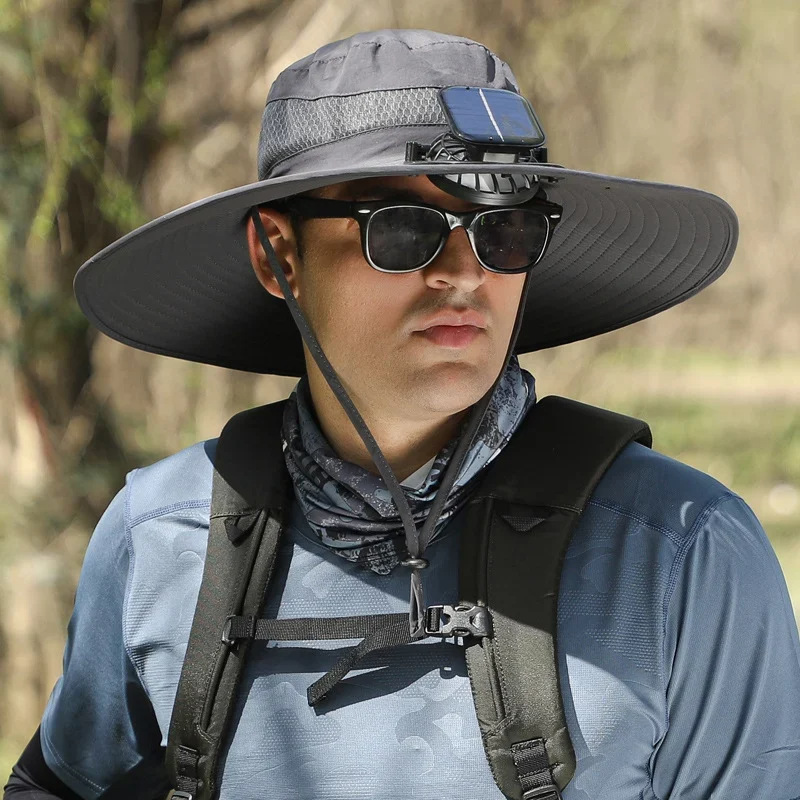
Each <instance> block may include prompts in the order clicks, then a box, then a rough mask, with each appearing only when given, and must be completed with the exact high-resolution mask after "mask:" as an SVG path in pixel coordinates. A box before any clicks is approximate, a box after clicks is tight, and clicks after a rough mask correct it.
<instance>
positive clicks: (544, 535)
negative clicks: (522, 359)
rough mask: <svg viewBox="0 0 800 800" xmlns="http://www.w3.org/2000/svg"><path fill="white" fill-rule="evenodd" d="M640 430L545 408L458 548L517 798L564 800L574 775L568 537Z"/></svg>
mask: <svg viewBox="0 0 800 800" xmlns="http://www.w3.org/2000/svg"><path fill="white" fill-rule="evenodd" d="M632 441H638V442H640V443H642V444H644V445H646V446H648V447H649V446H650V445H651V443H652V440H651V436H650V430H649V428H648V427H647V425H646V424H645V423H644V422H641V421H639V420H635V419H631V418H629V417H624V416H621V415H619V414H614V413H612V412H609V411H605V410H602V409H598V408H593V407H591V406H587V405H584V404H582V403H577V402H575V401H572V400H567V399H564V398H561V397H547V398H545V399H543V400H541V401H540V402H538V403H537V404H536V405H535V406H534V407H533V408H532V409H531V410H530V411H529V412H528V414H527V416H526V418H525V420H524V422H523V423H522V424H521V425H520V427H519V428H518V429H517V430H516V431H515V433H514V436H513V437H512V438H511V440H510V442H509V443H508V444H507V445H506V447H505V448H504V449H503V451H502V453H501V454H500V455H499V456H498V457H497V459H496V461H495V463H493V464H492V466H491V468H489V469H488V470H487V471H486V476H485V478H484V480H483V482H482V483H481V485H480V486H479V488H478V489H477V491H476V493H475V495H474V496H473V498H472V500H471V501H470V506H469V511H468V513H467V519H466V525H467V529H466V530H465V532H464V536H463V539H462V555H461V563H460V595H461V601H462V602H463V603H465V604H471V603H477V604H479V605H484V606H488V608H489V610H490V613H491V616H492V624H493V631H494V635H493V637H492V638H484V639H475V640H472V641H469V640H467V647H466V655H467V667H468V670H469V675H470V681H471V685H472V692H473V696H474V700H475V708H476V711H477V715H478V722H479V725H480V728H481V733H482V736H483V741H484V746H485V749H486V754H487V757H488V759H489V763H490V765H491V768H492V773H493V775H494V778H495V781H496V782H497V785H498V786H499V787H500V790H501V791H502V792H503V793H504V794H505V795H506V796H507V797H509V798H524V800H531V799H532V798H548V800H550V799H551V798H558V797H560V791H559V790H560V789H562V788H563V787H564V786H566V784H567V783H568V782H569V780H570V779H571V778H572V775H573V774H574V771H575V754H574V750H573V748H572V742H571V741H570V738H569V732H568V731H567V725H566V720H565V716H564V708H563V704H562V700H561V694H560V691H559V680H558V664H557V650H556V642H555V637H556V620H557V618H556V604H557V598H558V588H559V578H560V574H561V565H562V562H563V559H564V556H565V553H566V550H567V546H568V544H569V540H570V536H571V534H572V531H573V530H574V528H575V525H576V523H577V521H578V519H579V517H580V515H581V513H582V512H583V510H584V508H585V506H586V504H587V502H588V500H589V498H590V496H591V495H592V492H593V491H594V489H595V487H596V486H597V484H598V482H599V481H600V478H601V477H602V476H603V474H604V473H605V471H606V470H607V469H608V467H609V466H610V465H611V463H612V461H613V460H614V459H615V458H616V457H617V455H618V454H619V453H620V452H621V451H622V450H623V449H624V448H625V447H626V445H628V444H629V443H630V442H632Z"/></svg>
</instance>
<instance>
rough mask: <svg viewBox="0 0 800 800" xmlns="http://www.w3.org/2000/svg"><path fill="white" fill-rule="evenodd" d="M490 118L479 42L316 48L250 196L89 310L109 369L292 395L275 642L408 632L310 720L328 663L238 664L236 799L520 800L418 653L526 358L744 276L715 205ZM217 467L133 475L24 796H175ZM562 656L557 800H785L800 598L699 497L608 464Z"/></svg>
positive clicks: (255, 657)
mask: <svg viewBox="0 0 800 800" xmlns="http://www.w3.org/2000/svg"><path fill="white" fill-rule="evenodd" d="M448 87H470V88H469V89H460V90H456V91H455V92H453V93H450V94H448V91H449V89H448ZM443 89H444V90H446V91H444V92H440V90H443ZM492 90H504V91H505V92H512V93H517V92H518V90H517V86H516V81H515V80H514V77H513V75H512V73H511V71H510V70H509V68H508V66H507V65H505V64H504V63H503V62H502V61H500V59H499V58H498V57H497V56H495V55H494V54H492V53H491V52H489V51H487V50H486V49H485V48H484V47H483V46H482V45H479V44H478V43H475V42H471V41H469V40H465V39H460V38H458V37H452V36H447V35H442V34H434V33H430V32H426V31H379V32H374V33H369V34H359V35H357V36H354V37H352V38H351V39H348V40H345V41H343V42H337V43H334V44H332V45H328V46H327V47H324V48H322V49H321V50H320V51H318V52H317V53H315V54H314V55H312V56H309V57H308V58H306V59H303V60H302V61H301V62H298V63H297V64H295V65H293V66H292V67H290V68H288V69H287V70H286V71H284V72H283V73H282V74H281V76H280V77H279V78H278V80H277V81H276V83H275V84H274V86H273V87H272V90H271V92H270V97H269V100H268V104H267V107H266V110H265V112H264V119H263V124H262V136H261V142H260V147H259V177H260V182H259V183H257V184H253V185H252V186H249V187H242V188H240V189H237V190H233V191H232V192H228V193H225V194H223V195H218V196H216V197H214V198H210V199H209V200H207V201H203V202H201V203H198V204H195V205H194V206H189V207H187V208H185V209H181V210H180V211H178V212H174V213H173V214H171V215H167V216H166V217H164V218H162V219H160V220H157V221H155V222H154V223H151V224H150V225H147V226H145V227H144V228H143V229H140V230H139V231H135V232H134V233H133V234H130V235H129V236H128V237H125V238H124V239H122V240H120V241H119V242H117V243H115V244H114V245H112V246H111V247H109V248H107V249H106V250H105V251H103V253H101V254H99V255H98V256H97V257H95V258H94V259H92V260H91V261H90V262H88V263H87V264H86V265H84V267H83V268H82V270H81V272H80V273H79V275H78V278H77V280H76V291H77V294H78V297H79V300H80V302H81V306H82V308H83V309H84V311H85V312H86V313H87V315H88V316H89V317H90V319H92V321H93V322H94V323H95V324H96V325H97V326H98V327H99V328H100V329H101V330H104V331H105V332H107V333H109V334H110V335H112V336H114V337H115V338H117V339H119V340H120V341H123V342H126V343H129V344H132V345H134V346H136V347H139V348H141V349H145V350H150V351H154V352H160V353H164V354H169V355H173V356H177V357H182V358H187V359H190V360H195V361H202V362H205V363H213V364H219V365H225V366H229V367H235V368H239V369H245V370H250V371H254V372H266V373H273V374H285V375H297V376H301V375H304V374H307V377H304V378H303V379H302V380H301V381H300V383H299V385H298V387H297V390H296V391H295V392H294V393H293V394H292V396H291V398H290V399H289V401H288V402H287V403H286V405H285V406H284V407H283V409H284V410H283V412H282V413H283V420H282V430H281V433H282V439H283V451H284V452H283V454H282V455H283V460H282V464H281V469H282V468H283V463H285V467H286V469H287V471H288V475H289V476H290V477H291V481H292V487H293V497H294V502H293V503H292V505H291V509H290V511H289V520H288V525H287V526H286V530H285V531H284V532H283V539H282V542H281V545H280V551H279V554H278V559H277V562H276V565H275V567H274V570H273V575H272V578H271V580H270V583H269V589H268V592H267V596H266V604H265V609H264V612H265V613H264V616H265V617H266V618H273V619H274V618H278V619H293V618H308V617H311V618H323V617H336V618H340V617H348V616H359V615H375V614H401V613H404V612H406V611H408V622H409V626H410V630H409V629H408V628H407V629H406V633H408V634H409V638H411V639H414V641H412V642H411V643H410V644H407V645H405V646H403V647H393V648H389V649H386V650H384V651H382V652H381V653H380V654H379V655H378V654H375V653H372V654H369V653H368V654H367V656H366V658H364V659H362V660H360V661H357V662H354V663H353V664H351V666H352V667H353V669H352V671H351V672H350V675H349V677H348V678H347V679H346V680H344V681H342V682H338V678H337V681H336V682H334V683H335V684H336V685H334V686H333V689H332V690H331V691H330V692H329V693H327V696H326V697H325V698H324V699H323V700H322V701H321V702H318V703H316V705H315V707H313V708H312V707H309V704H308V703H307V702H306V697H305V692H306V690H307V689H308V687H309V685H315V684H316V683H317V682H319V681H320V680H324V679H325V678H326V676H327V675H329V674H331V672H332V670H334V669H335V665H336V663H337V661H338V659H339V657H340V655H341V653H340V652H339V651H340V646H339V644H338V643H337V642H335V641H308V640H305V639H304V640H303V641H302V642H300V643H298V642H291V641H280V640H276V641H270V643H269V646H253V647H252V648H251V649H250V650H249V654H248V657H247V660H246V663H245V664H244V667H243V669H244V672H243V677H242V680H241V682H240V684H239V686H238V691H237V695H236V701H235V707H234V711H233V714H232V717H231V721H230V735H229V738H228V739H227V740H226V742H225V748H224V752H223V754H222V757H221V760H220V763H219V768H218V770H217V771H216V775H217V778H216V780H217V789H218V796H219V797H220V798H223V799H228V798H231V799H232V798H235V799H236V800H246V799H247V798H254V799H255V798H267V797H275V798H290V797H295V798H351V797H370V798H407V797H420V798H431V800H432V799H433V798H437V799H438V798H451V797H452V798H460V799H463V798H467V799H468V798H475V800H477V799H478V798H488V797H492V798H495V797H497V798H499V797H502V796H503V794H502V793H501V791H500V788H498V785H497V784H496V782H495V779H494V778H496V777H497V776H496V775H495V776H493V771H492V769H490V766H489V763H488V762H487V757H486V755H485V754H484V742H483V741H482V736H481V727H480V725H479V720H478V718H477V716H476V711H475V707H474V705H473V697H472V695H471V692H470V679H471V678H473V677H474V676H471V675H470V676H468V675H467V672H466V669H465V655H464V650H463V648H462V646H461V644H460V643H459V642H457V641H455V642H449V641H446V640H444V641H437V640H431V638H423V637H421V636H418V635H417V634H419V633H420V626H423V627H424V626H425V623H424V620H425V617H424V611H425V609H426V607H432V606H433V604H437V603H439V604H447V603H452V602H454V601H455V599H456V597H457V592H458V589H457V582H458V574H457V572H458V570H457V564H458V558H459V551H460V549H461V547H462V544H463V543H462V541H461V538H462V537H461V534H462V528H463V524H464V519H465V518H466V517H467V516H468V515H469V514H470V513H471V512H470V505H469V500H470V498H471V497H473V496H474V492H475V487H476V486H477V485H479V484H480V481H481V480H482V479H484V478H485V477H486V475H489V474H491V469H492V468H491V466H490V465H491V464H492V462H493V461H494V460H495V459H498V462H497V463H500V461H502V458H503V452H504V450H505V448H506V446H507V445H508V443H509V442H510V441H512V440H513V438H514V436H515V433H516V432H518V431H521V430H522V427H521V426H522V425H523V423H524V421H525V419H526V416H527V415H528V413H529V412H530V413H533V412H532V409H535V408H536V406H535V405H534V402H535V392H534V383H533V378H532V376H530V375H529V374H528V373H527V372H525V371H524V370H522V369H520V367H519V364H518V362H517V360H516V356H515V355H514V353H520V352H529V351H531V350H535V349H538V348H541V347H545V346H552V345H555V344H559V343H562V342H567V341H573V340H576V339H580V338H585V337H587V336H591V335H595V334H597V333H600V332H603V331H606V330H611V329H613V328H617V327H620V326H622V325H625V324H629V323H631V322H634V321H636V320H638V319H642V318H644V317H645V316H648V315H650V314H653V313H656V312H658V311H660V310H663V309H664V308H667V307H669V306H671V305H674V304H675V303H677V302H680V301H682V300H683V299H686V298H687V297H689V296H691V295H692V294H694V293H696V292H697V291H699V290H700V289H701V288H702V287H703V286H705V285H706V284H707V283H709V282H710V281H711V280H713V279H714V278H715V277H717V276H718V275H719V274H720V273H721V272H722V271H723V270H724V269H725V267H726V266H727V264H728V263H729V261H730V259H731V257H732V254H733V249H734V247H735V241H736V221H735V217H734V216H733V214H732V212H731V211H730V209H729V208H728V207H727V206H726V205H725V204H724V203H723V202H722V201H721V200H719V199H718V198H715V197H713V196H711V195H707V194H704V193H702V192H696V191H694V190H691V189H685V188H682V187H672V186H659V185H654V184H647V183H643V182H636V181H627V180H624V179H619V178H613V177H609V176H597V175H590V174H586V173H580V172H575V171H572V170H566V169H563V168H559V167H554V166H546V165H543V162H544V161H545V160H546V159H545V154H544V151H543V150H542V144H543V137H541V136H538V130H537V126H538V121H537V120H536V119H535V116H534V115H533V114H532V112H531V113H530V114H529V115H528V116H527V117H525V118H524V119H523V120H522V121H520V119H519V118H518V117H514V114H515V113H517V111H515V109H516V110H519V109H522V110H523V111H524V112H525V113H526V114H527V113H528V112H527V110H526V107H525V106H524V105H513V103H514V100H515V98H513V97H509V95H508V94H502V93H501V94H497V93H495V92H493V91H492ZM473 101H474V103H473ZM505 104H511V105H505ZM465 109H466V111H465ZM482 109H485V114H484V112H483V110H482ZM462 112H464V113H462ZM476 120H478V122H475V121H476ZM473 123H475V124H476V125H477V127H478V128H479V127H480V125H484V126H485V130H484V131H483V133H481V132H480V131H478V133H475V131H474V130H472V129H470V127H469V126H470V125H471V124H473ZM525 125H527V126H528V127H527V128H525ZM520 126H521V127H520ZM486 131H488V132H486ZM537 137H538V138H537ZM500 140H502V141H500ZM509 142H512V144H510V143H509ZM298 329H299V333H298ZM301 345H302V347H301ZM532 419H533V420H534V422H535V420H536V417H535V416H534V417H532ZM264 446H265V447H266V444H265V445H264ZM216 455H217V451H216V441H215V440H212V441H209V442H203V443H200V444H197V445H195V446H193V447H190V448H188V449H187V450H184V451H182V452H181V453H178V454H175V455H173V456H171V457H169V458H167V459H165V460H163V461H160V462H158V463H157V464H154V465H152V466H149V467H146V468H144V469H141V470H135V471H134V472H132V473H131V474H130V475H129V476H128V480H127V482H126V487H125V488H124V489H123V490H122V491H121V492H120V493H119V495H118V496H117V497H116V498H115V499H114V501H113V502H112V504H111V505H110V507H109V509H108V511H107V512H106V514H105V515H104V516H103V518H102V520H101V521H100V523H99V524H98V527H97V529H96V531H95V533H94V535H93V537H92V540H91V542H90V544H89V548H88V550H87V554H86V560H85V563H84V567H83V571H82V575H81V580H80V585H79V588H78V593H77V596H76V605H75V612H74V615H73V617H72V620H71V622H70V627H69V639H68V644H67V649H66V652H65V658H64V674H63V676H62V678H61V679H60V680H59V682H58V683H57V685H56V687H55V689H54V691H53V694H52V696H51V698H50V701H49V703H48V706H47V709H46V711H45V714H44V717H43V720H42V724H41V726H40V730H39V731H37V734H36V735H35V736H34V738H33V740H32V741H31V743H30V744H29V746H28V748H27V749H26V751H25V753H24V754H23V755H22V757H21V759H20V761H19V763H18V764H17V766H16V767H15V769H14V773H13V775H12V778H11V780H10V782H9V785H8V786H7V787H6V796H7V797H28V798H34V797H35V798H48V797H61V798H74V797H82V798H97V797H101V796H102V797H113V798H128V797H131V798H133V797H137V798H140V797H157V796H163V794H165V793H166V792H167V790H168V789H170V788H175V787H174V786H171V784H170V782H169V781H168V779H167V773H166V771H165V769H164V749H163V748H164V746H165V745H166V744H167V740H168V736H169V738H170V741H172V733H171V727H170V722H171V718H172V717H173V716H174V715H173V711H174V707H175V698H176V692H177V690H178V682H179V679H180V678H181V670H182V666H183V663H184V658H185V656H186V648H187V641H188V640H189V632H190V628H191V627H192V622H193V615H194V610H195V606H196V604H197V603H198V592H199V591H200V582H201V578H202V577H203V570H204V567H205V566H206V565H205V559H206V552H207V550H206V548H207V540H208V537H209V534H208V531H209V526H210V525H211V526H212V527H213V525H214V523H213V520H212V521H211V522H210V519H209V512H210V502H211V496H212V474H213V470H214V466H215V458H216ZM545 468H547V467H545ZM400 481H402V486H403V489H401V488H400V485H399V482H400ZM229 535H231V537H232V541H233V538H235V536H236V535H238V534H236V533H235V532H233V533H232V532H230V531H229ZM523 566H526V565H523ZM527 567H528V568H529V569H530V571H531V572H530V574H531V578H530V580H531V581H534V580H535V575H536V573H535V569H536V565H535V564H533V563H531V564H530V565H527ZM208 568H209V570H212V571H213V568H214V564H213V563H210V564H209V565H208ZM409 574H410V575H411V586H412V593H411V603H410V608H409V601H408V586H409ZM423 587H424V591H423ZM224 588H225V587H221V588H220V589H219V591H224ZM415 626H416V627H415ZM312 638H313V637H311V636H310V635H309V637H308V639H309V640H310V639H312ZM416 639H419V641H416ZM556 641H557V643H558V652H557V660H558V667H559V678H560V684H559V688H560V695H561V700H562V701H563V712H564V715H565V719H566V726H567V728H568V734H569V739H570V740H571V743H572V747H573V748H574V751H575V756H576V765H575V770H574V775H572V776H571V779H570V780H569V781H568V782H567V783H566V785H565V786H562V789H563V791H562V796H563V798H564V800H578V798H584V799H585V800H590V799H591V800H604V799H605V798H620V799H622V798H631V800H633V799H634V798H660V799H661V800H666V798H670V800H678V798H680V799H681V800H700V799H701V798H711V797H720V798H721V797H724V798H726V800H740V799H741V800H745V798H747V799H748V800H753V799H754V798H762V797H763V798H770V800H789V798H797V797H798V796H800V715H799V714H798V713H797V709H798V707H800V643H798V636H797V629H796V625H795V622H794V619H793V616H792V611H791V607H790V605H789V600H788V596H787V591H786V587H785V584H784V582H783V578H782V575H781V573H780V568H779V566H778V564H777V561H776V559H775V556H774V554H773V553H772V551H771V548H770V546H769V544H768V542H767V539H766V537H765V535H764V533H763V531H762V529H761V527H760V525H759V524H758V522H757V520H756V519H755V518H754V517H753V515H752V513H751V512H750V511H749V510H748V508H747V507H746V506H745V505H744V503H743V502H742V501H741V500H740V499H739V498H737V497H736V496H734V495H733V494H731V493H730V492H729V491H728V490H727V489H725V488H724V487H722V486H721V485H719V484H718V483H717V482H715V481H714V480H713V479H711V478H710V477H708V476H705V475H703V474H701V473H698V472H696V471H695V470H692V469H690V468H688V467H686V466H684V465H681V464H678V463H676V462H674V461H672V460H670V459H668V458H665V457H663V456H660V455H658V454H657V453H654V452H652V451H651V450H649V449H648V448H647V447H643V446H642V445H640V444H635V443H632V444H630V445H628V446H627V447H626V448H625V449H624V450H623V452H622V453H621V455H619V457H617V458H616V460H614V462H613V464H612V465H611V467H610V468H609V469H608V470H607V471H606V472H605V474H604V476H603V477H602V479H601V480H600V483H599V485H597V486H596V488H595V489H594V491H593V493H592V495H591V499H590V501H589V503H588V505H587V506H586V509H585V511H584V512H583V514H582V516H581V518H580V522H579V524H578V526H577V528H576V529H575V530H574V532H573V534H572V538H571V542H570V545H569V550H568V552H567V557H566V559H565V561H564V566H563V570H562V573H561V583H560V589H559V598H558V635H557V638H556ZM255 644H256V645H258V643H255ZM300 644H302V645H303V646H300ZM544 666H546V665H544V664H536V665H531V670H532V671H534V670H536V669H540V668H542V667H544ZM339 677H341V676H339ZM529 677H530V676H528V675H505V676H503V678H502V680H503V682H505V683H506V684H513V683H515V682H524V681H527V680H528V679H529ZM501 695H502V691H501ZM480 724H483V723H482V722H481V723H480ZM484 733H485V732H484ZM554 769H555V767H554ZM523 790H524V785H523V788H522V789H519V788H517V789H515V790H514V791H513V792H511V791H507V792H506V794H508V796H523ZM548 791H550V792H551V793H550V794H548V795H547V796H557V793H556V794H553V793H552V792H553V791H555V789H554V787H553V786H550V787H548ZM177 796H181V797H187V796H191V793H187V794H181V795H176V797H177ZM524 796H525V797H534V796H544V795H543V794H541V793H537V791H536V790H534V789H529V790H527V791H525V794H524Z"/></svg>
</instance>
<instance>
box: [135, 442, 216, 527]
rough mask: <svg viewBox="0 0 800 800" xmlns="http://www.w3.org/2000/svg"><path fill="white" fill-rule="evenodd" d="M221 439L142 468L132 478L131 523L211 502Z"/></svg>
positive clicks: (199, 443) (182, 451)
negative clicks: (218, 442) (215, 461)
mask: <svg viewBox="0 0 800 800" xmlns="http://www.w3.org/2000/svg"><path fill="white" fill-rule="evenodd" d="M217 441H218V440H217V439H208V440H205V441H201V442H196V443H195V444H193V445H191V446H190V447H186V448H184V449H183V450H180V451H178V452H177V453H173V454H172V455H170V456H167V457H166V458H162V459H161V460H159V461H156V462H155V463H153V464H149V465H147V466H145V467H139V468H138V469H135V470H133V471H132V472H131V473H130V474H129V475H128V485H127V498H126V515H127V518H128V524H129V525H131V526H135V525H136V524H137V523H138V522H140V521H142V520H144V519H147V518H150V517H153V516H158V515H159V514H161V513H168V512H169V511H172V510H176V509H179V508H187V507H191V506H193V505H197V504H200V505H202V504H206V505H208V504H209V503H210V502H211V484H212V479H213V474H214V457H215V455H216V450H217Z"/></svg>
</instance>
